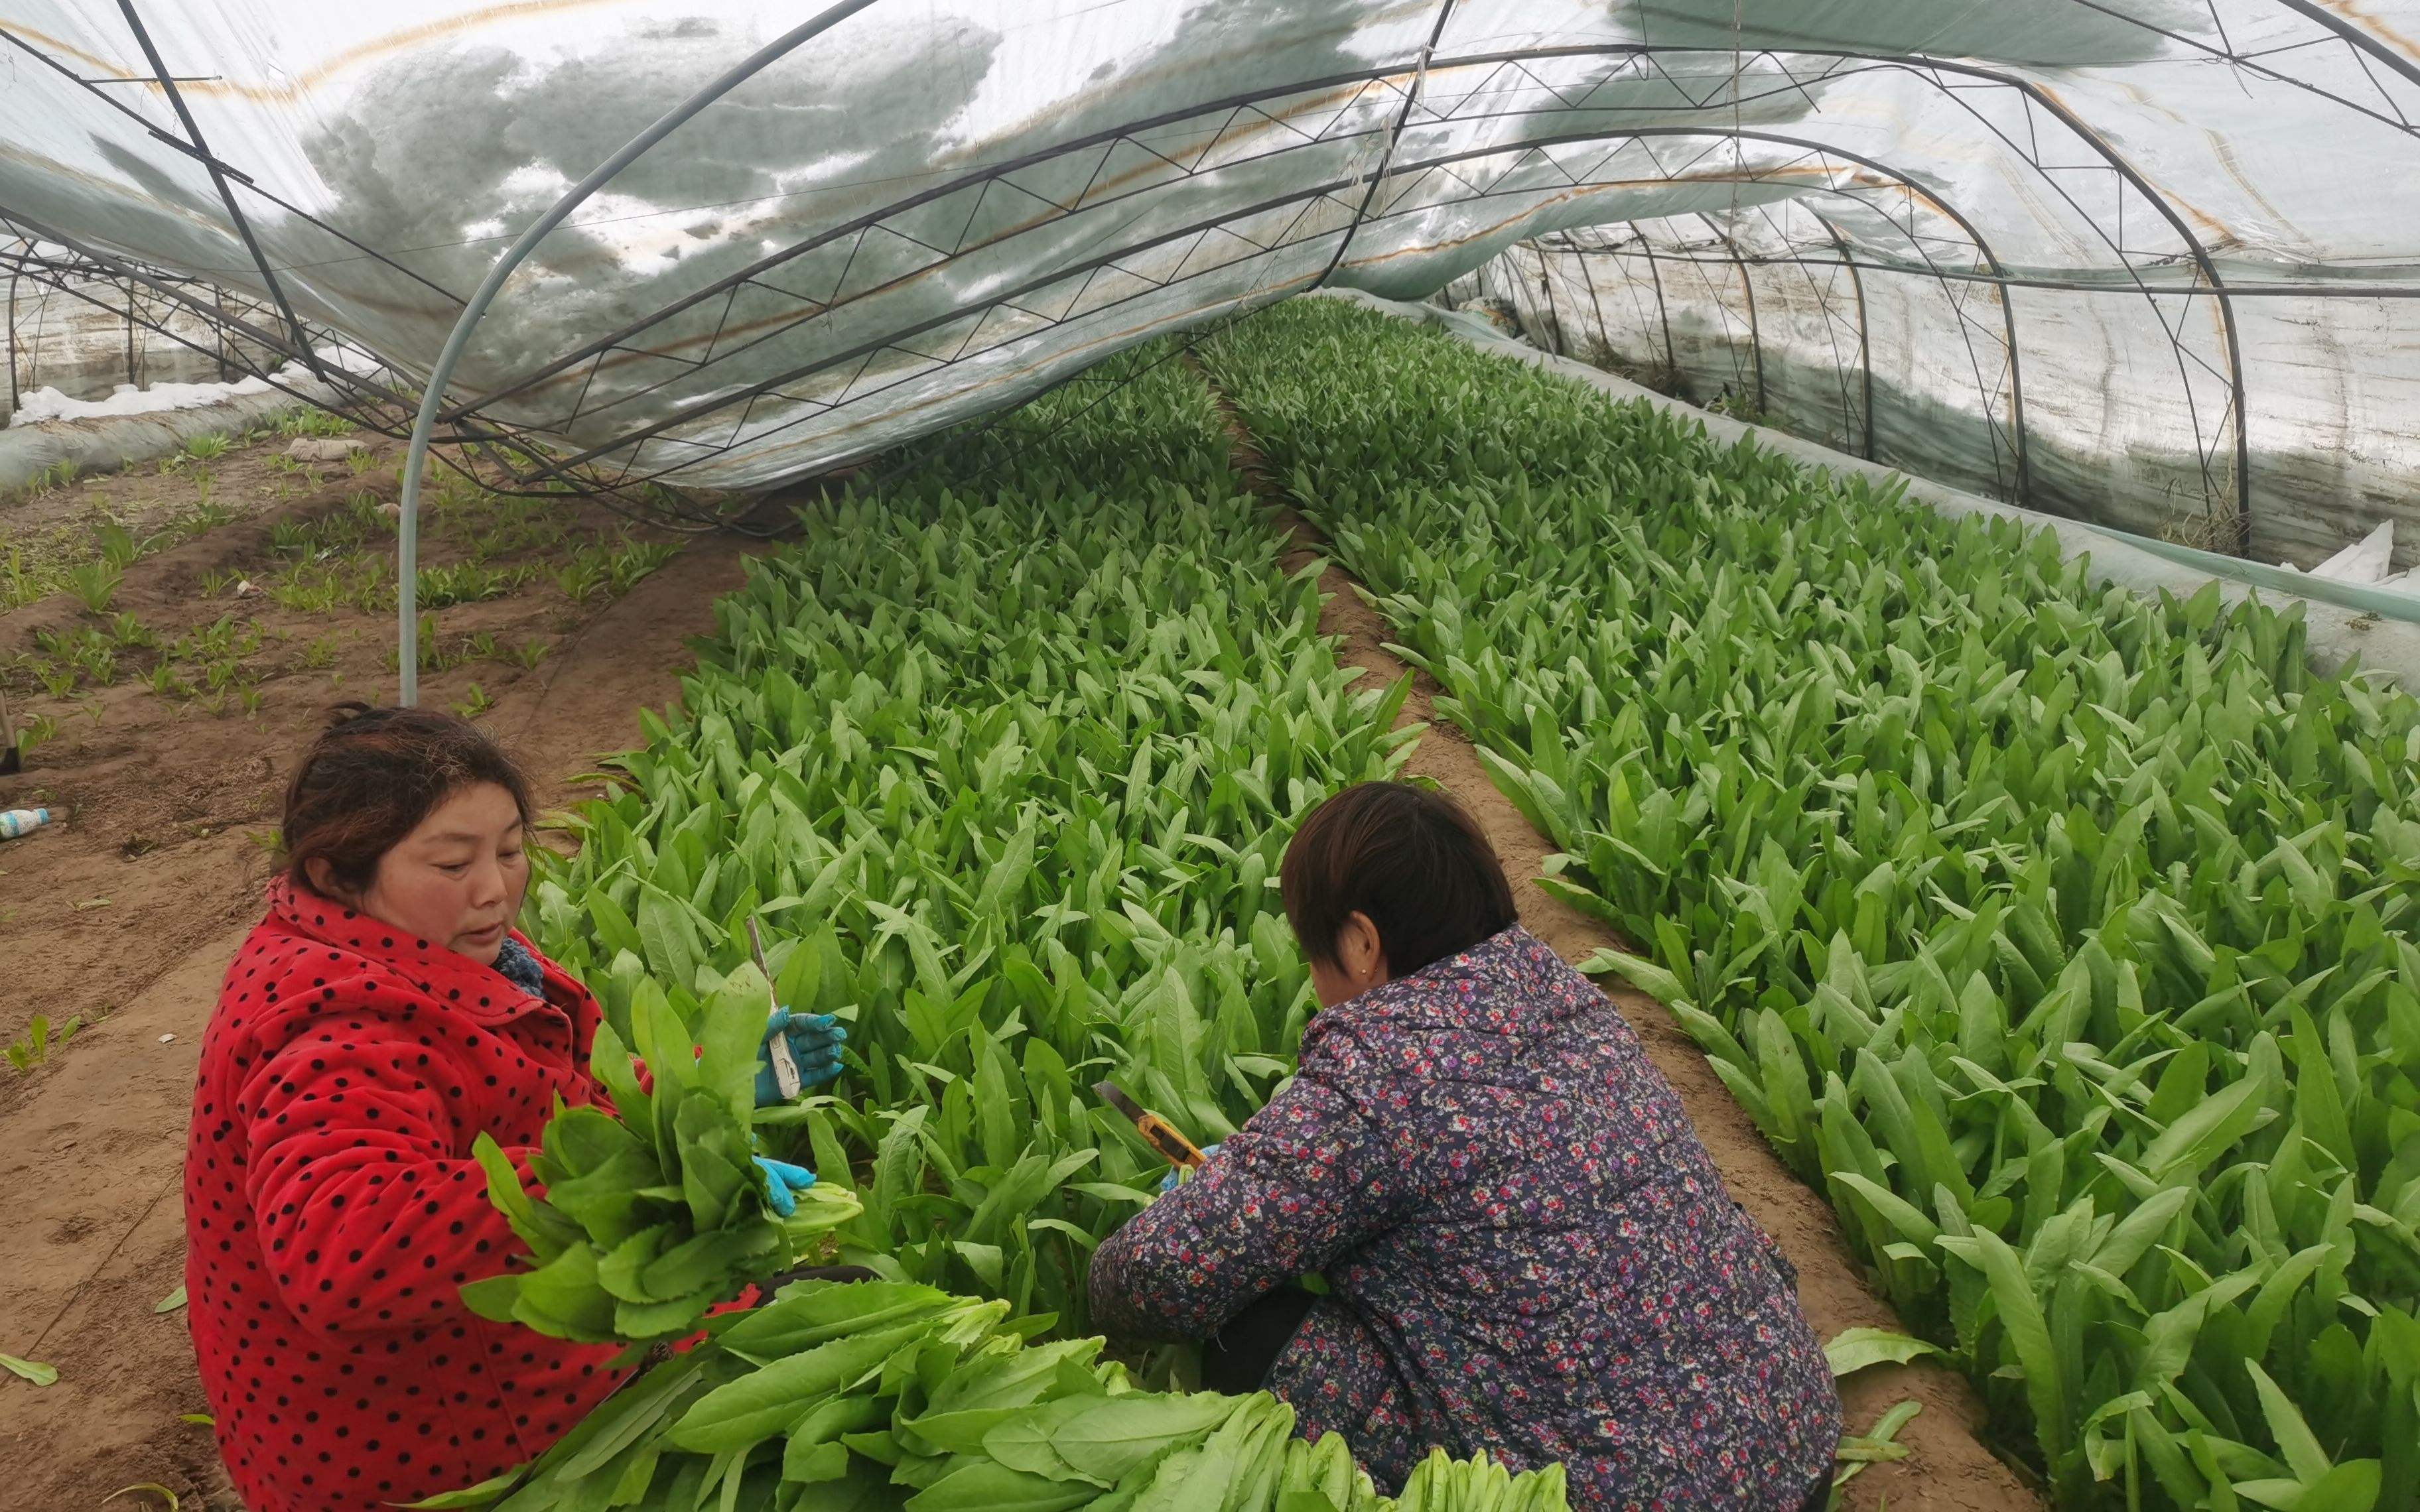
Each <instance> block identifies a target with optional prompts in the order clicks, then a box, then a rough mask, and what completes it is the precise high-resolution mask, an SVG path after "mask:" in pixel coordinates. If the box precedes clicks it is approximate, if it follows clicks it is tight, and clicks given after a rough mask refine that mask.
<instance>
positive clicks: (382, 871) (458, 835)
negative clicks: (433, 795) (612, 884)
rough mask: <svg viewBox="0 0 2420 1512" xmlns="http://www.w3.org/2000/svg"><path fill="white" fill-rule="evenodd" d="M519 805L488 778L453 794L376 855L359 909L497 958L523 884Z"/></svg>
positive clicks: (475, 954)
mask: <svg viewBox="0 0 2420 1512" xmlns="http://www.w3.org/2000/svg"><path fill="white" fill-rule="evenodd" d="M523 840H524V837H523V834H522V825H521V813H520V809H519V808H517V807H516V806H515V805H514V803H513V795H511V794H509V793H507V792H505V791H504V789H503V788H501V787H498V786H497V785H496V784H495V783H493V782H479V783H474V784H473V785H472V786H470V787H467V788H464V789H462V790H461V791H460V792H458V793H457V794H454V795H452V796H450V797H448V798H447V799H446V800H445V801H444V802H442V803H441V804H439V805H438V806H437V807H436V808H434V809H432V810H429V812H428V817H427V818H426V819H423V820H422V821H421V822H420V825H419V827H418V828H416V829H414V830H413V831H412V832H411V834H409V835H406V836H405V837H403V839H402V840H400V841H396V844H395V846H394V848H393V849H391V850H389V851H388V852H387V853H386V855H384V856H380V858H379V867H378V874H377V875H376V876H375V877H373V878H371V879H370V885H369V887H368V889H367V890H366V891H365V892H364V893H363V894H362V896H361V900H360V903H359V907H360V908H361V910H362V912H364V913H365V914H368V915H370V916H371V917H372V918H377V919H380V921H382V922H384V923H388V924H392V925H394V926H395V927H396V929H399V930H404V931H407V932H409V933H411V934H413V935H415V936H417V937H419V938H421V939H424V940H435V941H436V942H438V943H439V944H441V945H442V946H444V947H445V948H446V949H449V950H453V951H456V952H458V953H459V954H462V955H467V956H469V957H470V958H471V959H472V960H473V961H476V962H478V963H479V964H481V965H483V966H490V965H494V964H496V952H498V951H499V950H502V949H504V931H505V930H506V929H507V928H509V927H510V926H511V924H512V921H513V919H514V918H516V917H517V916H518V915H519V914H520V911H521V894H522V893H523V892H524V891H526V890H527V889H528V887H529V855H528V853H527V851H526V850H525V849H524V848H523Z"/></svg>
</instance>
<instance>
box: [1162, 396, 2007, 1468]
mask: <svg viewBox="0 0 2420 1512" xmlns="http://www.w3.org/2000/svg"><path fill="white" fill-rule="evenodd" d="M1204 380H1205V381H1207V377H1206V375H1205V376H1204ZM1213 393H1214V395H1215V394H1217V391H1216V389H1215V387H1214V389H1213ZM1217 397H1218V403H1219V405H1220V407H1221V408H1222V409H1225V408H1226V399H1225V396H1224V395H1217ZM1228 426H1229V431H1230V434H1231V435H1232V437H1233V441H1234V457H1235V466H1236V471H1239V472H1240V473H1242V474H1243V476H1244V478H1245V481H1246V482H1247V483H1249V485H1250V486H1252V488H1253V490H1254V491H1255V492H1256V493H1257V494H1259V495H1260V497H1261V498H1262V499H1264V501H1267V502H1268V503H1269V504H1270V505H1271V507H1272V508H1273V509H1275V510H1276V512H1277V514H1278V517H1279V518H1280V521H1282V523H1283V524H1284V525H1285V526H1286V528H1287V529H1289V530H1291V531H1292V532H1294V535H1295V542H1296V545H1295V548H1294V549H1293V550H1292V551H1290V552H1288V553H1287V555H1286V556H1285V558H1284V559H1283V565H1284V567H1285V570H1286V571H1288V572H1294V571H1297V570H1299V569H1300V568H1302V567H1303V566H1305V565H1306V564H1308V563H1311V562H1312V561H1314V560H1317V559H1320V558H1323V557H1326V556H1328V555H1329V551H1328V548H1327V543H1326V538H1325V537H1324V536H1323V535H1322V534H1321V533H1320V532H1319V529H1318V527H1316V526H1314V525H1312V524H1311V522H1310V521H1309V520H1307V519H1305V518H1303V517H1302V516H1301V515H1300V514H1298V513H1296V512H1295V510H1294V509H1293V508H1292V506H1291V505H1290V504H1289V503H1287V501H1286V494H1285V490H1284V488H1283V486H1281V485H1280V484H1279V483H1278V482H1277V480H1276V479H1275V478H1274V477H1272V476H1271V475H1270V473H1269V471H1268V470H1267V468H1266V467H1264V465H1263V462H1262V459H1261V456H1260V454H1259V452H1258V450H1257V449H1256V448H1255V447H1254V446H1253V443H1252V440H1251V437H1250V436H1249V434H1248V433H1247V432H1246V431H1245V430H1244V429H1243V427H1242V426H1241V424H1238V423H1237V422H1236V420H1235V418H1234V415H1233V410H1232V409H1229V410H1228ZM1319 588H1320V592H1321V593H1322V594H1326V605H1325V606H1324V607H1323V608H1322V609H1321V610H1320V621H1319V623H1320V628H1321V629H1322V630H1324V631H1326V633H1328V634H1330V635H1333V636H1338V637H1340V638H1342V642H1343V643H1342V645H1340V646H1339V647H1338V648H1337V659H1338V660H1340V661H1341V662H1342V663H1343V664H1344V665H1346V666H1348V667H1360V668H1364V669H1366V670H1367V671H1368V673H1369V678H1370V682H1371V686H1384V685H1386V684H1390V683H1392V682H1393V681H1394V680H1395V679H1397V678H1399V677H1402V676H1403V675H1404V672H1405V671H1407V670H1408V669H1407V668H1406V667H1405V665H1404V663H1403V662H1402V661H1400V660H1398V659H1397V658H1396V657H1395V656H1392V655H1390V654H1389V653H1388V651H1387V650H1386V644H1387V642H1388V640H1391V639H1393V637H1392V634H1391V632H1390V630H1389V627H1388V625H1387V622H1386V620H1385V619H1384V618H1383V617H1382V616H1381V615H1380V614H1379V613H1378V611H1377V610H1376V609H1373V608H1372V607H1371V606H1370V604H1369V603H1368V602H1367V601H1366V600H1365V599H1364V598H1363V597H1362V596H1361V592H1360V585H1359V584H1358V583H1357V582H1356V581H1355V580H1354V579H1353V578H1352V577H1351V576H1350V575H1349V574H1347V573H1346V572H1345V571H1344V569H1343V568H1342V567H1341V566H1338V565H1336V564H1334V563H1333V562H1330V563H1329V565H1328V566H1327V568H1326V571H1325V572H1323V573H1322V574H1321V575H1320V579H1319ZM1436 691H1437V688H1436V685H1435V682H1434V681H1432V680H1431V679H1430V678H1429V676H1428V675H1427V674H1426V673H1424V672H1415V673H1414V674H1413V685H1412V692H1411V695H1410V697H1408V698H1407V699H1405V700H1404V709H1403V713H1402V714H1401V716H1400V717H1398V719H1397V724H1398V726H1399V727H1400V726H1402V725H1405V724H1425V725H1427V726H1428V729H1427V732H1426V733H1424V734H1422V735H1421V737H1420V740H1419V745H1418V746H1417V747H1416V748H1414V749H1413V752H1412V756H1411V759H1410V761H1409V762H1408V763H1407V764H1405V767H1404V770H1405V772H1406V773H1407V774H1409V775H1412V776H1416V777H1425V778H1429V779H1433V780H1435V782H1436V783H1437V784H1438V785H1439V786H1441V787H1443V788H1444V789H1446V790H1447V791H1448V792H1450V793H1451V794H1452V795H1454V797H1455V798H1456V799H1458V800H1460V802H1461V803H1462V805H1463V806H1464V807H1465V808H1466V809H1467V810H1470V813H1471V816H1472V817H1473V818H1474V819H1476V820H1477V821H1478V822H1479V825H1480V827H1481V829H1482V830H1483V831H1485V832H1486V835H1487V838H1488V840H1489V841H1490V842H1491V843H1492V844H1494V846H1495V847H1496V854H1497V856H1498V858H1500V859H1501V860H1502V861H1503V863H1504V870H1505V872H1506V874H1507V875H1508V876H1510V877H1511V878H1512V901H1513V905H1514V907H1515V909H1516V910H1517V911H1518V912H1519V914H1520V918H1521V923H1522V926H1523V927H1524V928H1526V929H1528V931H1529V933H1532V934H1535V935H1537V936H1538V938H1540V939H1541V940H1544V942H1545V943H1546V944H1547V945H1548V946H1549V947H1550V948H1552V949H1553V950H1554V951H1555V953H1556V954H1558V955H1559V956H1561V957H1562V958H1563V959H1564V960H1566V961H1569V962H1573V963H1575V964H1576V963H1578V962H1579V961H1581V960H1583V959H1585V958H1586V957H1588V956H1590V955H1592V954H1594V953H1595V952H1596V951H1597V950H1598V949H1600V948H1602V947H1605V946H1609V945H1622V944H1625V943H1626V942H1622V941H1620V940H1618V939H1617V938H1616V936H1615V935H1614V933H1613V932H1612V931H1610V930H1608V929H1606V926H1605V925H1603V924H1601V923H1599V922H1598V921H1597V920H1595V919H1592V918H1589V917H1588V916H1587V915H1585V914H1582V913H1580V912H1579V911H1578V910H1577V909H1575V908H1573V907H1572V906H1571V905H1570V904H1568V903H1563V902H1561V901H1560V900H1559V899H1556V898H1552V897H1549V896H1548V895H1547V894H1546V893H1545V892H1544V890H1543V889H1542V888H1540V887H1539V886H1538V884H1537V878H1538V877H1539V876H1540V875H1541V874H1542V872H1543V867H1542V864H1541V863H1543V862H1544V860H1545V858H1546V857H1547V856H1550V855H1552V854H1554V852H1555V846H1554V845H1553V844H1552V843H1550V842H1549V841H1547V840H1546V838H1545V837H1544V836H1543V835H1541V834H1539V833H1538V831H1537V829H1536V828H1535V827H1534V826H1533V825H1530V823H1529V822H1528V820H1527V819H1525V818H1523V817H1522V816H1521V811H1520V810H1518V809H1516V808H1514V807H1513V806H1512V800H1511V799H1509V798H1507V797H1505V796H1504V795H1503V794H1502V793H1500V792H1498V791H1497V788H1496V786H1495V784H1494V783H1492V782H1490V781H1489V780H1488V779H1487V774H1486V769H1485V768H1484V767H1482V766H1481V765H1480V764H1479V758H1478V756H1477V754H1476V753H1475V752H1474V751H1473V749H1472V747H1471V743H1470V738H1469V736H1468V735H1467V734H1466V733H1464V732H1463V731H1462V730H1460V729H1458V728H1457V727H1455V726H1454V725H1452V724H1451V723H1450V722H1447V721H1446V720H1443V719H1441V718H1438V717H1437V716H1436V715H1435V711H1434V709H1433V708H1432V705H1431V699H1432V697H1433V696H1434V695H1435V692H1436ZM1598 984H1599V985H1600V986H1601V987H1603V988H1604V989H1605V992H1606V995H1607V996H1609V997H1610V998H1612V999H1613V1003H1614V1006H1615V1007H1616V1008H1618V1009H1619V1010H1621V1014H1622V1017H1623V1018H1625V1019H1626V1020H1628V1021H1629V1023H1630V1026H1631V1027H1632V1028H1633V1029H1635V1030H1636V1031H1637V1034H1638V1037H1639V1040H1640V1041H1642V1042H1643V1043H1644V1044H1645V1046H1646V1049H1647V1055H1648V1058H1649V1059H1651V1060H1652V1061H1653V1062H1654V1063H1655V1067H1656V1069H1657V1070H1658V1071H1661V1072H1663V1073H1664V1077H1665V1080H1667V1081H1668V1082H1670V1083H1671V1084H1672V1088H1673V1089H1674V1090H1675V1091H1676V1092H1678V1093H1679V1094H1680V1097H1681V1102H1682V1105H1683V1107H1684V1108H1685V1109H1686V1110H1687V1112H1688V1115H1689V1119H1690V1121H1691V1123H1693V1124H1694V1125H1695V1126H1696V1128H1697V1133H1698V1137H1699V1139H1700V1140H1702V1141H1703V1142H1704V1143H1705V1146H1706V1149H1707V1150H1708V1151H1709V1152H1710V1153H1711V1154H1712V1155H1713V1156H1714V1165H1715V1167H1716V1168H1717V1169H1718V1170H1719V1171H1720V1172H1721V1173H1722V1178H1723V1182H1724V1184H1725V1185H1726V1186H1727V1187H1729V1188H1730V1195H1731V1196H1732V1197H1734V1198H1735V1199H1737V1200H1738V1202H1739V1203H1740V1204H1741V1205H1742V1206H1743V1207H1745V1209H1746V1210H1747V1211H1748V1213H1749V1214H1750V1216H1752V1217H1754V1218H1755V1219H1756V1221H1757V1222H1758V1223H1760V1224H1761V1225H1763V1227H1764V1230H1765V1232H1767V1233H1768V1234H1771V1235H1772V1236H1773V1238H1774V1240H1775V1241H1776V1242H1777V1243H1778V1244H1779V1245H1780V1246H1781V1250H1782V1253H1783V1254H1784V1255H1786V1256H1788V1257H1789V1258H1790V1262H1791V1264H1792V1265H1793V1266H1795V1267H1796V1268H1797V1271H1798V1301H1799V1304H1800V1305H1801V1306H1802V1307H1804V1308H1805V1309H1806V1312H1807V1320H1808V1321H1809V1322H1810V1323H1812V1324H1813V1325H1814V1328H1815V1333H1816V1336H1817V1337H1819V1338H1826V1339H1828V1338H1831V1337H1832V1336H1834V1335H1837V1334H1838V1333H1839V1332H1840V1331H1841V1330H1843V1329H1847V1328H1856V1327H1868V1328H1885V1329H1890V1330H1893V1331H1895V1332H1900V1331H1903V1330H1904V1325H1902V1324H1901V1323H1900V1320H1899V1317H1898V1315H1897V1313H1896V1312H1895V1311H1894V1310H1893V1309H1892V1307H1891V1306H1890V1304H1888V1303H1886V1302H1884V1301H1883V1300H1882V1299H1881V1298H1879V1297H1877V1296H1875V1295H1874V1292H1873V1289H1872V1288H1871V1287H1869V1285H1868V1284H1867V1281H1866V1278H1865V1275H1864V1273H1863V1272H1862V1271H1861V1270H1860V1269H1859V1267H1858V1264H1857V1260H1856V1257H1854V1255H1853V1254H1852V1253H1851V1252H1850V1250H1849V1246H1848V1243H1847V1242H1846V1241H1845V1240H1844V1239H1843V1238H1842V1237H1841V1234H1840V1227H1839V1223H1838V1219H1837V1218H1835V1216H1834V1215H1833V1212H1832V1209H1831V1206H1830V1205H1829V1204H1828V1203H1827V1202H1825V1200H1824V1199H1823V1196H1821V1195H1820V1194H1818V1193H1816V1192H1815V1191H1814V1190H1813V1189H1811V1188H1810V1187H1808V1186H1807V1184H1806V1183H1805V1182H1804V1181H1801V1180H1799V1179H1798V1178H1797V1176H1796V1175H1794V1174H1793V1173H1792V1171H1791V1170H1790V1168H1789V1167H1788V1166H1786V1165H1783V1164H1782V1163H1781V1160H1780V1157H1779V1156H1777V1155H1776V1154H1775V1153H1774V1149H1773V1147H1772V1146H1771V1145H1770V1144H1768V1143H1767V1142H1766V1141H1765V1138H1764V1136H1763V1134H1761V1133H1759V1132H1758V1130H1757V1127H1756V1125H1755V1123H1754V1122H1753V1121H1751V1120H1750V1119H1749V1118H1748V1116H1747V1114H1746V1113H1745V1111H1744V1110H1743V1109H1742V1108H1741V1107H1740V1105H1739V1103H1737V1102H1736V1101H1734V1100H1733V1099H1732V1097H1731V1095H1730V1090H1729V1088H1725V1087H1724V1086H1723V1084H1722V1082H1721V1080H1720V1079H1719V1078H1717V1077H1716V1076H1715V1075H1714V1071H1713V1068H1711V1067H1710V1066H1708V1065H1707V1063H1706V1057H1705V1056H1704V1055H1703V1054H1702V1053H1701V1052H1699V1049H1698V1047H1697V1045H1696V1043H1695V1042H1694V1041H1691V1040H1690V1039H1689V1037H1688V1035H1687V1033H1686V1032H1684V1031H1683V1029H1682V1027H1681V1026H1680V1024H1679V1023H1678V1022H1677V1021H1676V1020H1675V1019H1674V1018H1673V1017H1672V1015H1671V1014H1670V1013H1669V1012H1668V1011H1667V1010H1666V1009H1665V1007H1664V1005H1663V1004H1661V1003H1659V1002H1657V1001H1656V1000H1655V999H1653V998H1652V997H1649V996H1647V995H1645V994H1643V993H1639V992H1637V991H1635V990H1633V989H1631V988H1629V987H1626V986H1623V985H1621V984H1620V983H1619V982H1616V981H1612V980H1606V979H1600V980H1599V983H1598ZM1841 1398H1842V1401H1843V1403H1844V1404H1845V1406H1846V1407H1847V1410H1848V1426H1849V1431H1850V1432H1852V1433H1864V1432H1867V1431H1869V1429H1871V1428H1872V1427H1873V1426H1874V1424H1875V1421H1876V1420H1877V1419H1879V1418H1880V1417H1881V1416H1882V1415H1883V1414H1884V1413H1885V1412H1887V1411H1888V1410H1889V1409H1890V1408H1891V1407H1892V1406H1893V1405H1894V1404H1896V1403H1898V1402H1900V1401H1904V1400H1908V1399H1914V1400H1915V1401H1916V1402H1918V1403H1920V1404H1921V1411H1919V1412H1917V1413H1916V1418H1915V1419H1914V1420H1913V1421H1912V1422H1910V1423H1909V1424H1908V1425H1907V1427H1904V1428H1902V1429H1901V1430H1900V1433H1899V1435H1898V1442H1899V1443H1904V1444H1906V1445H1907V1446H1908V1447H1909V1451H1910V1452H1909V1455H1908V1457H1907V1458H1905V1459H1903V1460H1900V1461H1897V1462H1895V1463H1885V1464H1876V1465H1871V1466H1869V1467H1868V1468H1867V1469H1866V1470H1865V1471H1864V1472H1863V1473H1860V1474H1859V1475H1858V1477H1857V1478H1856V1479H1855V1480H1854V1481H1853V1482H1851V1483H1850V1485H1849V1487H1848V1488H1847V1489H1846V1491H1845V1492H1844V1493H1843V1495H1842V1502H1841V1504H1842V1505H1844V1506H1848V1507H1852V1508H1855V1509H1858V1512H1879V1509H1881V1508H1885V1507H1888V1508H1891V1509H1894V1512H2039V1509H2040V1507H2041V1505H2042V1500H2041V1498H2040V1495H2039V1494H2038V1493H2037V1492H2036V1490H2035V1489H2034V1488H2033V1487H2032V1486H2031V1485H2030V1484H2029V1483H2028V1481H2027V1480H2026V1479H2025V1478H2024V1477H2022V1476H2020V1475H2019V1474H2018V1473H2017V1472H2016V1471H2014V1470H2012V1469H2011V1468H2010V1467H2009V1465H2007V1464H2005V1463H2003V1462H2002V1461H2001V1460H2000V1459H1999V1458H1996V1457H1994V1456H1993V1454H1992V1452H1991V1451H1990V1450H1989V1449H1988V1448H1986V1447H1985V1446H1984V1444H1983V1443H1982V1442H1981V1440H1980V1438H1979V1437H1978V1434H1979V1432H1980V1430H1981V1428H1982V1427H1983V1425H1984V1422H1985V1414H1984V1411H1983V1405H1982V1403H1981V1401H1980V1400H1979V1399H1978V1397H1977V1396H1975V1393H1974V1391H1973V1390H1972V1389H1971V1388H1970V1387H1969V1386H1968V1385H1967V1383H1966V1381H1965V1380H1964V1379H1963V1378H1962V1377H1961V1376H1959V1375H1958V1374H1957V1373H1956V1372H1954V1371H1952V1370H1949V1369H1947V1368H1946V1367H1944V1366H1942V1365H1937V1364H1931V1363H1927V1362H1919V1363H1917V1364H1914V1365H1875V1366H1871V1367H1869V1368H1867V1369H1865V1370H1861V1371H1859V1372H1857V1374H1856V1375H1854V1376H1853V1377H1851V1378H1850V1379H1849V1380H1848V1381H1844V1382H1843V1383H1842V1390H1841Z"/></svg>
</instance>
